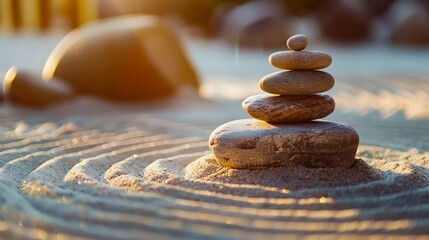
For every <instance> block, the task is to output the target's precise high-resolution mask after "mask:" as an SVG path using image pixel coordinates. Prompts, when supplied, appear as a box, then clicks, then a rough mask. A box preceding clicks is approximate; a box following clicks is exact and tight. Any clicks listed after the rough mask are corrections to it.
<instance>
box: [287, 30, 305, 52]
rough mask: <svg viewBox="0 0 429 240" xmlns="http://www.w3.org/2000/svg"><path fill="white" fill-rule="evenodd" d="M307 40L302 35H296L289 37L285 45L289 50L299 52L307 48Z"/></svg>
mask: <svg viewBox="0 0 429 240" xmlns="http://www.w3.org/2000/svg"><path fill="white" fill-rule="evenodd" d="M307 43H308V39H307V37H306V36H305V35H304V34H297V35H294V36H292V37H290V38H289V39H288V40H287V42H286V45H287V47H288V48H289V49H290V50H294V51H301V50H303V49H304V48H306V47H307Z"/></svg>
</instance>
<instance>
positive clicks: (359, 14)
mask: <svg viewBox="0 0 429 240" xmlns="http://www.w3.org/2000/svg"><path fill="white" fill-rule="evenodd" d="M316 15H317V19H318V23H319V24H320V30H321V33H322V36H323V37H325V38H328V39H330V40H335V41H343V42H354V41H362V40H367V39H368V38H370V36H371V18H370V14H369V10H368V6H367V5H365V4H364V2H361V1H346V0H329V1H327V2H326V4H324V5H323V6H322V7H321V8H320V9H319V11H318V13H317V14H316Z"/></svg>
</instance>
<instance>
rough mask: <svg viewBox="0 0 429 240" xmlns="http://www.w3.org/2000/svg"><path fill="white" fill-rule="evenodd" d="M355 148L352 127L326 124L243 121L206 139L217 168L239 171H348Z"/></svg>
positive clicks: (357, 138) (355, 136) (354, 136)
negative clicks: (290, 168) (289, 168)
mask: <svg viewBox="0 0 429 240" xmlns="http://www.w3.org/2000/svg"><path fill="white" fill-rule="evenodd" d="M358 145H359V135H358V134H357V132H356V131H355V130H354V129H353V128H352V127H350V126H347V125H343V124H340V123H335V122H327V121H311V122H305V123H295V124H270V123H266V122H263V121H258V120H255V119H242V120H236V121H232V122H229V123H225V124H224V125H222V126H220V127H218V128H217V129H215V130H214V131H213V133H212V134H211V135H210V139H209V146H210V150H211V151H212V152H213V154H214V156H215V158H216V161H217V162H218V163H219V164H220V165H222V166H224V167H229V168H242V169H258V168H267V167H273V166H298V165H300V166H305V167H309V168H324V167H330V168H333V167H344V168H347V167H350V166H351V165H352V164H353V162H354V161H355V154H356V151H357V147H358Z"/></svg>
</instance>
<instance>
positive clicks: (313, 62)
mask: <svg viewBox="0 0 429 240" xmlns="http://www.w3.org/2000/svg"><path fill="white" fill-rule="evenodd" d="M268 61H269V62H270V64H271V65H273V66H274V67H278V68H281V69H288V70H313V69H321V68H325V67H328V66H329V65H331V63H332V58H331V56H330V55H329V54H327V53H324V52H316V51H281V52H275V53H273V54H271V55H270V57H269V58H268Z"/></svg>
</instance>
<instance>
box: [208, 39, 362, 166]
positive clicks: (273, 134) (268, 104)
mask: <svg viewBox="0 0 429 240" xmlns="http://www.w3.org/2000/svg"><path fill="white" fill-rule="evenodd" d="M287 46H288V48H289V49H290V51H281V52H275V53H273V54H271V56H270V57H269V62H270V64H271V65H273V66H274V67H278V68H280V69H284V70H283V71H279V72H274V73H272V74H268V75H266V76H265V77H263V78H262V79H261V80H260V82H259V84H260V87H261V89H262V90H263V91H265V92H267V93H269V94H260V95H255V96H251V97H249V98H247V99H245V100H244V102H243V109H244V110H245V111H246V112H247V113H248V114H249V115H250V116H252V117H253V118H255V119H242V120H236V121H232V122H229V123H226V124H224V125H222V126H220V127H218V128H217V129H215V130H214V131H213V133H212V134H211V136H210V139H209V147H210V150H211V151H212V152H213V155H214V157H215V159H216V161H217V162H218V163H219V164H220V165H222V166H224V167H230V168H239V169H260V168H269V167H275V166H305V167H312V168H322V167H345V168H347V167H350V166H351V165H352V164H353V162H354V161H355V155H356V151H357V147H358V145H359V135H358V134H357V132H356V131H355V130H354V129H353V128H352V127H351V126H348V125H345V124H341V123H335V122H330V121H320V120H316V119H320V118H323V117H326V116H328V115H329V114H331V113H332V112H333V111H334V108H335V102H334V100H333V99H332V98H331V97H330V96H328V95H325V94H320V93H321V92H324V91H327V90H329V89H331V88H332V87H333V86H334V78H333V77H332V76H331V75H330V74H329V73H326V72H323V71H319V70H317V69H322V68H326V67H328V66H329V65H330V64H331V62H332V58H331V56H330V55H328V54H326V53H323V52H316V51H303V49H304V48H306V46H307V38H306V37H305V36H304V35H301V34H300V35H295V36H292V37H291V38H289V39H288V41H287Z"/></svg>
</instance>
